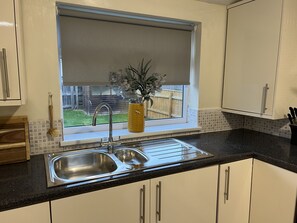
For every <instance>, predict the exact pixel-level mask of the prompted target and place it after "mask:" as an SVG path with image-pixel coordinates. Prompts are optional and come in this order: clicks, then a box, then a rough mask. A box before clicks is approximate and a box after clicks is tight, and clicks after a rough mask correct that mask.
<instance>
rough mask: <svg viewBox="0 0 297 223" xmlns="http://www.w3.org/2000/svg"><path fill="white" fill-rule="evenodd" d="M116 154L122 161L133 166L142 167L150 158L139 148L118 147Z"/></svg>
mask: <svg viewBox="0 0 297 223" xmlns="http://www.w3.org/2000/svg"><path fill="white" fill-rule="evenodd" d="M114 155H115V156H116V157H117V158H118V159H119V160H120V161H121V162H123V163H125V164H127V165H130V166H132V167H133V168H140V167H141V166H143V164H144V163H146V162H147V161H148V160H149V158H148V157H147V156H146V155H144V154H143V153H142V152H140V151H139V150H136V149H130V148H123V149H117V150H116V151H115V153H114Z"/></svg>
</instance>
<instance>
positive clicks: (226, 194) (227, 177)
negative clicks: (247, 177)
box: [224, 166, 230, 203]
mask: <svg viewBox="0 0 297 223" xmlns="http://www.w3.org/2000/svg"><path fill="white" fill-rule="evenodd" d="M229 183H230V166H228V168H227V169H225V189H224V203H226V201H228V200H229Z"/></svg>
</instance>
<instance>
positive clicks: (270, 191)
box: [250, 160, 297, 223]
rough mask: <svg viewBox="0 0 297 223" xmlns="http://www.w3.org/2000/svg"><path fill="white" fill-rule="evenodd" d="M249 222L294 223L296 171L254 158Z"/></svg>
mask: <svg viewBox="0 0 297 223" xmlns="http://www.w3.org/2000/svg"><path fill="white" fill-rule="evenodd" d="M252 188H253V190H252V198H251V215H250V223H266V222H269V223H293V222H296V220H297V219H295V221H294V215H295V212H296V207H295V206H296V191H297V174H296V173H293V172H290V171H288V170H284V169H282V168H279V167H276V166H273V165H270V164H267V163H265V162H262V161H259V160H255V161H254V170H253V185H252Z"/></svg>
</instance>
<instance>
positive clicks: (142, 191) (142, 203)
mask: <svg viewBox="0 0 297 223" xmlns="http://www.w3.org/2000/svg"><path fill="white" fill-rule="evenodd" d="M140 223H145V185H143V186H142V188H141V189H140Z"/></svg>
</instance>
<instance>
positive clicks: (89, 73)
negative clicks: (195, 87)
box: [59, 10, 193, 85]
mask: <svg viewBox="0 0 297 223" xmlns="http://www.w3.org/2000/svg"><path fill="white" fill-rule="evenodd" d="M90 15H91V16H90ZM59 21H60V43H61V56H62V71H63V84H64V85H105V84H108V82H109V81H108V77H109V73H110V72H111V71H118V70H119V69H124V68H125V67H127V66H128V65H129V64H131V65H132V66H137V64H138V63H139V62H140V61H141V60H142V58H144V59H146V60H149V59H152V68H151V72H157V73H165V74H166V75H167V78H166V85H171V84H172V85H174V84H185V85H186V84H189V73H190V56H191V31H192V28H193V26H192V25H180V24H174V23H170V22H169V23H160V22H156V21H144V20H137V19H135V18H133V19H131V18H121V17H115V16H110V15H98V14H88V13H82V12H73V11H69V10H66V12H65V11H64V12H62V13H60V16H59Z"/></svg>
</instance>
